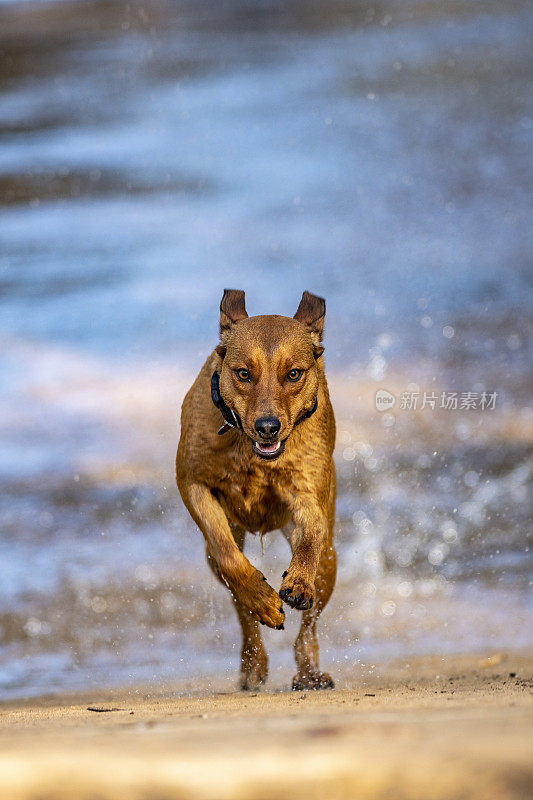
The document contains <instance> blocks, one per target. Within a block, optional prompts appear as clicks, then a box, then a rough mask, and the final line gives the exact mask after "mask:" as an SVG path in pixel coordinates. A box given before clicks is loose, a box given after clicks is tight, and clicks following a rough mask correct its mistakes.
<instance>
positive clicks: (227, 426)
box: [211, 370, 318, 436]
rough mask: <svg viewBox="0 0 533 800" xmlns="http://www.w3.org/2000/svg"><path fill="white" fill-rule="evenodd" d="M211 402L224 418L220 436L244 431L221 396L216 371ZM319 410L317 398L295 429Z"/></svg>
mask: <svg viewBox="0 0 533 800" xmlns="http://www.w3.org/2000/svg"><path fill="white" fill-rule="evenodd" d="M211 400H212V401H213V403H214V404H215V406H216V407H217V408H218V409H219V410H220V412H221V414H222V416H223V417H224V424H223V425H222V426H221V427H220V428H219V429H218V435H219V436H222V434H223V433H227V432H228V431H229V430H231V429H232V428H235V429H236V430H241V431H242V422H241V420H240V417H239V415H238V414H236V413H235V411H233V409H231V408H230V407H229V406H228V404H227V403H225V402H224V400H223V398H222V395H221V394H220V375H219V374H218V372H217V371H216V370H215V371H214V372H213V375H212V376H211ZM317 408H318V398H315V402H314V403H313V405H312V406H311V408H308V409H307V411H304V412H303V414H300V416H299V417H298V419H297V420H296V422H295V423H294V427H296V426H297V425H299V424H300V422H303V421H304V419H309V417H311V416H313V414H314V413H315V411H316V410H317Z"/></svg>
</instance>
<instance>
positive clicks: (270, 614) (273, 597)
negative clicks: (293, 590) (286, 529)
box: [179, 482, 285, 629]
mask: <svg viewBox="0 0 533 800" xmlns="http://www.w3.org/2000/svg"><path fill="white" fill-rule="evenodd" d="M179 489H180V493H181V496H182V498H183V502H184V503H185V505H186V506H187V509H188V511H189V513H190V515H191V517H192V518H193V519H194V521H195V522H196V524H197V525H198V527H199V528H200V530H201V531H202V533H203V535H204V537H205V540H206V544H207V551H208V554H209V557H210V558H212V559H213V560H214V561H215V563H216V568H217V572H218V574H219V575H220V577H221V578H222V580H223V581H224V582H225V583H226V584H227V586H228V588H229V590H230V591H231V593H232V594H233V595H234V597H235V598H236V599H237V600H238V601H239V602H240V603H241V604H242V605H244V606H245V607H246V608H248V609H249V610H250V611H251V612H252V614H253V615H254V617H255V618H256V619H257V620H258V621H259V622H262V623H263V624H264V625H268V627H269V628H276V629H281V628H283V621H284V619H285V614H284V612H283V605H282V604H281V603H280V599H279V596H278V594H277V593H276V592H275V590H274V589H273V588H272V586H270V585H269V584H268V583H267V581H266V578H265V577H264V575H263V574H262V573H261V572H259V570H257V569H256V568H255V567H253V566H252V565H251V564H250V562H249V561H248V559H247V558H246V556H245V555H244V554H243V553H242V552H241V551H240V550H239V548H238V547H237V544H236V543H235V539H234V538H233V535H232V533H231V530H230V527H229V523H228V520H227V518H226V515H225V513H224V510H223V508H222V506H221V505H220V503H219V502H218V500H217V499H216V498H215V496H214V495H213V493H212V492H211V491H210V489H209V488H208V487H207V486H205V485H204V484H201V483H193V482H190V483H189V482H185V483H181V484H180V486H179Z"/></svg>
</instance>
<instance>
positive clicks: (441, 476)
mask: <svg viewBox="0 0 533 800" xmlns="http://www.w3.org/2000/svg"><path fill="white" fill-rule="evenodd" d="M531 45H532V36H531V14H530V11H529V8H528V4H527V3H521V2H512V3H497V2H492V3H491V2H489V3H484V4H483V5H480V4H479V3H474V2H468V1H467V0H465V1H464V2H453V3H451V2H450V3H446V2H444V3H442V2H409V0H403V1H402V2H399V1H398V2H391V1H389V2H379V3H374V4H370V3H355V2H354V3H347V2H346V3H341V2H339V3H336V2H335V3H332V4H328V8H327V13H326V12H325V10H324V6H323V4H314V3H309V2H307V3H298V2H285V3H268V2H267V3H247V4H244V3H238V2H230V3H225V4H215V3H212V4H211V3H177V4H173V5H172V7H169V6H168V5H166V4H163V3H161V4H158V3H154V4H150V6H149V8H145V7H144V6H142V5H140V4H135V3H133V4H132V3H129V4H128V5H122V4H120V3H116V2H104V3H90V2H84V3H81V2H80V3H70V2H66V1H65V2H61V3H57V4H51V3H46V2H42V3H38V4H31V3H9V2H8V3H4V4H1V5H0V51H1V53H0V55H1V58H0V74H1V75H2V81H3V91H2V96H1V98H0V198H1V199H0V202H1V203H2V209H1V218H0V309H1V328H0V336H1V339H2V345H3V347H2V351H1V353H0V378H1V382H2V387H3V390H2V395H1V396H0V408H1V412H2V413H1V417H0V427H1V432H2V448H1V451H0V482H1V486H2V492H1V497H0V523H1V530H2V536H1V539H0V548H1V563H2V581H1V584H0V626H1V633H2V649H1V653H0V684H1V686H2V690H3V692H4V693H5V695H6V696H7V695H11V696H12V695H21V694H35V693H38V692H41V691H48V690H53V689H57V688H59V687H78V686H86V685H99V684H102V683H107V684H113V683H114V684H117V683H125V682H128V681H131V682H139V681H142V682H144V683H149V682H158V681H160V680H163V679H165V680H167V679H170V680H171V679H172V678H178V677H183V676H189V675H191V674H192V675H195V674H196V675H201V674H202V673H204V674H212V673H214V672H216V671H217V670H230V671H234V670H235V669H236V664H237V661H238V645H236V642H237V637H236V631H237V629H236V624H235V621H234V620H233V618H232V613H233V612H232V610H231V606H230V603H229V600H228V598H227V597H226V596H225V594H224V592H223V590H222V589H221V588H219V587H218V586H217V585H216V584H215V583H214V580H213V579H212V578H211V575H210V573H209V572H208V570H207V568H206V567H205V565H204V563H203V545H202V542H201V540H200V537H199V535H198V533H197V532H196V531H195V529H194V526H193V525H192V523H191V521H190V520H189V519H188V517H187V515H186V513H185V512H184V511H183V509H182V508H181V505H180V502H179V498H178V496H177V492H176V490H175V488H174V484H173V475H172V470H173V466H172V462H173V458H174V451H175V445H176V441H177V426H178V410H179V402H180V401H181V397H182V396H183V393H184V391H185V390H186V388H187V386H188V384H189V383H190V381H191V379H192V377H193V376H194V374H195V371H196V370H197V369H198V368H199V366H200V364H201V363H202V361H203V359H204V358H205V356H206V354H207V353H208V352H209V351H210V349H211V348H212V346H213V344H214V342H215V341H216V325H217V308H218V302H219V298H220V294H221V291H222V289H223V288H224V286H238V287H242V288H244V289H246V294H247V304H248V309H249V311H250V313H268V312H278V313H286V314H292V313H294V310H295V309H296V306H297V303H298V300H299V296H300V294H301V292H302V290H303V289H304V288H308V289H310V290H312V291H315V292H317V293H320V294H323V295H324V296H325V297H326V298H327V302H328V316H327V335H326V347H327V350H326V359H327V366H328V374H329V379H330V384H331V387H332V393H333V399H334V401H335V407H336V411H337V418H338V422H339V425H338V428H339V439H338V447H337V463H338V470H339V477H340V482H339V483H340V491H339V503H338V521H337V541H338V545H339V553H340V556H341V558H340V572H339V585H338V589H337V592H336V594H335V596H334V599H333V601H332V603H331V606H330V607H329V608H328V610H327V611H326V613H325V614H324V625H323V647H322V651H323V660H324V662H325V663H328V664H329V665H331V664H333V666H334V670H333V671H335V663H336V662H340V663H343V664H344V663H345V662H346V661H348V663H355V662H356V661H361V660H362V661H363V662H364V663H368V664H369V665H370V667H369V668H371V665H372V664H375V663H377V662H379V659H384V658H391V657H395V656H398V657H403V656H407V655H408V654H410V653H419V652H430V651H431V652H435V651H437V652H443V653H446V652H450V651H453V650H459V649H472V648H476V649H479V650H483V651H485V650H487V649H488V650H491V651H492V650H495V649H502V648H506V647H524V646H527V645H531V643H532V637H531V630H532V625H531V623H532V622H533V619H532V617H533V613H532V592H531V586H532V558H531V551H530V546H531V517H532V513H531V512H532V504H531V472H532V470H533V461H532V453H531V441H532V438H533V434H532V425H533V416H532V414H531V410H530V396H531V394H530V390H531V380H530V376H531V317H530V312H531V308H532V279H531V276H532V272H531V262H530V252H531V248H530V245H531V234H530V228H531V226H530V225H529V224H528V220H529V216H530V215H529V213H528V212H529V211H530V207H531V204H530V200H529V198H530V196H531V178H530V173H529V172H528V170H527V155H526V154H527V146H528V143H529V142H530V140H531V129H532V122H531V109H530V106H528V94H527V89H528V84H529V81H530V80H531V72H532V66H531V59H530V52H531ZM415 384H416V386H418V387H419V389H420V391H425V390H427V391H428V392H429V391H436V392H439V393H440V392H442V391H452V390H456V391H460V392H465V391H474V392H477V393H478V394H481V392H483V391H486V392H496V393H497V403H496V408H495V409H494V410H493V411H485V412H480V411H463V412H461V411H439V410H438V409H437V410H435V411H431V409H429V408H426V409H424V410H423V411H418V412H417V413H414V412H413V413H411V412H409V411H407V410H403V411H402V410H401V409H400V408H399V405H397V407H396V409H395V411H394V413H393V414H380V413H378V412H376V410H375V407H374V405H373V394H374V392H375V390H376V389H378V388H382V387H384V388H387V389H389V390H390V391H392V392H394V393H395V395H396V397H397V398H399V395H400V393H401V392H402V391H405V390H407V389H409V388H410V389H411V390H412V388H413V385H415ZM415 388H416V387H415ZM264 547H265V553H264V555H262V554H261V549H260V546H259V543H258V542H257V541H253V542H252V543H251V549H250V552H251V554H252V557H253V559H254V560H255V561H257V562H259V561H261V564H262V568H263V569H264V571H266V573H268V574H270V575H271V577H272V581H273V582H274V584H275V585H277V583H276V581H277V582H279V580H280V575H281V572H282V571H283V569H285V568H286V565H287V551H286V545H285V547H284V543H283V542H282V541H281V540H280V537H277V536H273V537H271V538H265V540H264ZM289 617H290V623H289V626H288V627H289V630H288V631H287V633H286V634H284V636H283V637H282V636H281V635H280V634H275V633H270V632H267V634H266V636H267V638H268V643H269V648H270V649H271V650H272V651H273V656H272V663H273V668H274V669H279V670H283V672H284V674H285V673H286V674H287V679H288V677H289V676H290V674H291V672H290V670H291V667H290V658H291V648H290V646H289V642H290V637H291V636H292V635H293V632H294V628H295V625H296V619H297V614H296V613H295V612H292V613H291V614H290V615H289Z"/></svg>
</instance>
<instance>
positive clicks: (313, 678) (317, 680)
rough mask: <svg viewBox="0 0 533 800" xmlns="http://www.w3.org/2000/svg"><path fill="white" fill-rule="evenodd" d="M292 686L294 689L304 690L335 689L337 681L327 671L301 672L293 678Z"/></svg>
mask: <svg viewBox="0 0 533 800" xmlns="http://www.w3.org/2000/svg"><path fill="white" fill-rule="evenodd" d="M292 688H293V690H294V691H302V689H334V688H335V683H334V682H333V678H332V677H331V675H328V673H327V672H318V671H317V672H306V673H305V674H304V673H301V672H299V673H298V674H297V675H295V676H294V678H293V679H292Z"/></svg>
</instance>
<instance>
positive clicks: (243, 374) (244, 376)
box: [235, 369, 250, 383]
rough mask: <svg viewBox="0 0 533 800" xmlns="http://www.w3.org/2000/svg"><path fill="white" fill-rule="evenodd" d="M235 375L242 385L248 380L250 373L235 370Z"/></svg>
mask: <svg viewBox="0 0 533 800" xmlns="http://www.w3.org/2000/svg"><path fill="white" fill-rule="evenodd" d="M235 374H236V375H237V377H238V379H239V380H240V381H243V383H244V382H245V381H249V380H250V372H249V370H247V369H237V370H235Z"/></svg>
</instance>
